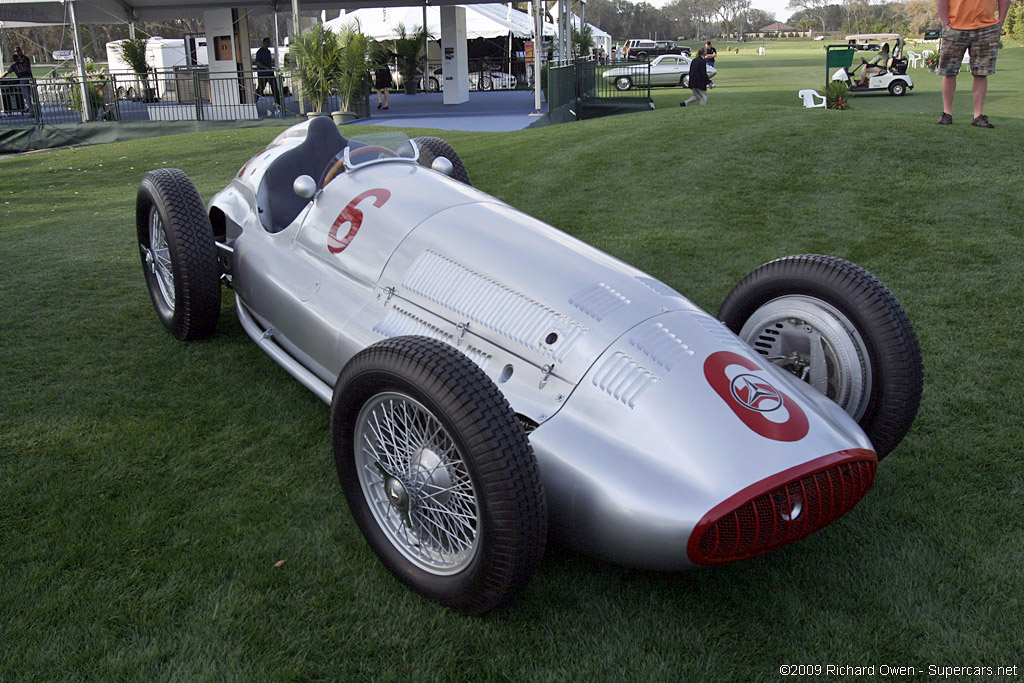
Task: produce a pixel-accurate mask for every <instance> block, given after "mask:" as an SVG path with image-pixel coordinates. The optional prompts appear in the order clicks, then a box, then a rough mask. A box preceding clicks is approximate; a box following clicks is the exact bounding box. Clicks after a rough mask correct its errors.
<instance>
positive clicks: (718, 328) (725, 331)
mask: <svg viewBox="0 0 1024 683" xmlns="http://www.w3.org/2000/svg"><path fill="white" fill-rule="evenodd" d="M690 315H692V316H693V319H694V320H695V321H696V322H697V323H698V324H699V325H700V326H701V327H703V328H704V329H705V330H707V331H708V332H710V333H711V336H712V337H714V338H715V339H716V340H717V341H718V342H720V343H721V344H722V345H723V346H725V347H727V348H728V347H731V348H734V349H738V350H741V351H750V347H749V346H747V345H746V344H744V343H743V341H742V340H741V339H740V338H739V337H737V336H736V335H735V334H733V333H732V332H731V331H730V330H729V328H728V327H726V326H725V325H723V324H722V323H720V322H719V321H717V320H715V319H714V318H712V317H711V316H710V315H708V314H707V313H696V312H694V313H691V314H690Z"/></svg>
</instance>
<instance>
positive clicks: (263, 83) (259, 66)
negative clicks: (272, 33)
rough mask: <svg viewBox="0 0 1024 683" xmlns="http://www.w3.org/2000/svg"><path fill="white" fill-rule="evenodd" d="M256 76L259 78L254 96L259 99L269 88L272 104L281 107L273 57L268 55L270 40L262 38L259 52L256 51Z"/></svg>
mask: <svg viewBox="0 0 1024 683" xmlns="http://www.w3.org/2000/svg"><path fill="white" fill-rule="evenodd" d="M255 61H256V76H257V77H258V78H259V81H258V85H257V86H256V96H257V97H261V96H262V95H263V93H264V92H266V90H267V86H268V85H269V86H270V92H271V94H273V96H274V102H276V103H277V106H278V107H280V106H281V94H280V92H278V89H277V75H276V74H275V73H274V57H273V56H272V55H271V54H270V38H264V39H263V44H262V46H261V47H260V49H259V50H256V60H255Z"/></svg>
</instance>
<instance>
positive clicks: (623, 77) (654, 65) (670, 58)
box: [601, 55, 718, 90]
mask: <svg viewBox="0 0 1024 683" xmlns="http://www.w3.org/2000/svg"><path fill="white" fill-rule="evenodd" d="M690 61H691V60H690V58H689V57H684V56H683V55H662V56H660V57H658V58H656V59H655V60H654V61H653V62H651V63H650V65H647V64H640V65H627V66H617V67H615V68H614V69H608V70H607V71H605V72H604V73H602V74H601V77H602V78H603V79H605V80H606V81H608V82H609V83H611V84H612V85H614V86H615V89H616V90H630V89H631V88H635V87H646V86H647V81H648V80H650V82H651V85H652V86H655V85H665V86H672V85H681V86H683V87H684V88H685V87H688V86H689V85H690V78H689V76H690ZM707 71H708V77H709V78H710V77H712V76H714V75H715V74H716V73H718V70H717V69H715V67H713V66H711V65H710V64H708V66H707Z"/></svg>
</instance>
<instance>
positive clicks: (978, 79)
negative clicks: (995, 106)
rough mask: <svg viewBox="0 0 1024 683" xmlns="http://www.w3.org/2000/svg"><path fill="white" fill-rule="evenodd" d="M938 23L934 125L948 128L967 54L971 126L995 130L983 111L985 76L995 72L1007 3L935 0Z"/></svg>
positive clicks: (977, 0)
mask: <svg viewBox="0 0 1024 683" xmlns="http://www.w3.org/2000/svg"><path fill="white" fill-rule="evenodd" d="M936 4H937V7H938V10H939V21H940V22H942V47H941V48H940V50H939V67H938V69H937V70H936V73H938V74H939V75H940V76H942V116H941V117H940V118H939V120H938V121H936V122H935V123H937V124H939V125H943V126H948V125H949V124H951V123H953V96H954V95H955V94H956V77H957V74H959V73H960V63H961V61H962V60H963V57H964V52H965V51H966V50H970V51H971V75H972V76H973V77H974V81H973V83H972V85H971V93H972V95H973V96H974V120H973V121H971V125H972V126H978V127H979V128H995V126H993V125H992V124H991V123H989V121H988V117H987V116H985V114H984V112H983V110H984V107H985V93H986V92H987V91H988V77H989V76H990V75H991V74H994V73H995V72H996V55H997V53H998V51H999V35H1000V34H1001V33H1002V32H1003V21H1004V20H1005V19H1006V13H1007V11H1009V9H1010V0H936Z"/></svg>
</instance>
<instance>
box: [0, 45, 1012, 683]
mask: <svg viewBox="0 0 1024 683" xmlns="http://www.w3.org/2000/svg"><path fill="white" fill-rule="evenodd" d="M719 50H720V52H719V58H718V63H717V66H718V67H719V69H720V74H719V75H718V76H717V77H716V79H715V81H716V83H717V84H718V86H719V87H718V88H716V89H715V90H713V91H712V92H711V93H710V95H709V104H708V106H706V107H694V108H687V109H685V110H684V109H680V108H679V107H678V104H677V103H678V101H679V100H680V99H683V97H684V96H685V95H687V94H688V92H689V91H683V90H682V89H680V88H673V89H664V90H656V91H655V92H654V94H653V97H654V100H655V102H656V104H657V109H656V110H655V111H653V112H647V113H641V114H631V115H628V116H620V117H613V118H607V119H601V120H595V121H588V122H582V123H576V124H566V125H562V126H555V127H548V128H543V129H532V130H526V131H520V132H516V133H501V134H498V133H463V132H459V133H454V132H452V133H448V132H437V131H431V132H433V133H435V134H439V135H441V136H443V137H445V138H446V139H448V140H449V141H450V142H451V143H452V144H453V145H454V147H455V148H456V150H458V152H459V153H460V155H461V156H462V158H463V160H464V161H465V163H466V166H467V167H468V169H469V172H470V175H471V176H472V178H473V181H474V183H475V184H476V185H477V186H478V187H480V188H482V189H484V190H486V191H488V192H490V193H492V194H494V195H496V196H498V197H500V198H501V199H503V200H505V201H508V202H510V203H511V204H513V205H515V206H516V207H518V208H520V209H523V210H525V211H527V212H529V213H531V214H533V215H536V216H538V217H540V218H542V219H543V220H546V221H548V222H550V223H552V224H554V225H556V226H558V227H560V228H562V229H563V230H566V231H567V232H570V233H572V234H573V235H576V236H578V237H580V238H582V239H584V240H586V241H588V242H590V243H592V244H595V245H596V246H598V247H600V248H602V249H604V250H606V251H608V252H610V253H612V254H614V255H616V256H618V257H620V258H622V259H624V260H626V261H628V262H630V263H633V264H635V265H636V266H638V267H640V268H642V269H644V270H647V271H648V272H651V273H652V274H654V275H655V276H657V277H658V278H660V279H662V280H664V281H665V282H667V283H668V284H669V285H671V286H673V287H675V288H676V289H678V290H680V291H682V292H684V293H686V294H687V295H689V296H690V297H691V298H693V299H694V300H695V301H696V302H697V303H698V304H700V305H702V306H704V307H705V308H707V309H708V310H710V311H712V312H714V311H715V310H717V307H718V305H719V303H720V302H721V300H722V298H723V297H724V296H725V294H726V293H727V292H728V291H729V289H730V288H731V287H732V285H733V284H734V283H735V282H736V281H737V280H738V279H739V278H740V277H741V276H742V275H743V274H744V273H746V272H748V271H749V270H751V269H753V268H754V267H756V266H757V265H759V264H761V263H762V262H764V261H767V260H770V259H772V258H775V257H778V256H781V255H784V254H791V253H804V252H818V253H827V254H834V255H837V256H841V257H844V258H847V259H850V260H852V261H855V262H857V263H859V264H861V265H863V266H864V267H866V268H868V269H869V270H871V271H872V272H874V273H875V274H876V275H878V276H879V277H880V278H882V280H883V281H885V282H886V283H887V284H888V285H889V286H890V287H891V288H892V289H893V291H894V292H895V293H896V295H897V296H898V297H900V299H901V300H902V301H903V303H904V305H905V306H906V308H907V310H908V312H909V314H910V317H911V319H912V320H913V321H914V323H915V325H916V328H917V332H918V335H919V337H920V341H921V345H922V350H923V354H924V362H925V371H926V385H925V394H924V400H923V403H922V406H921V411H920V414H919V417H918V419H917V422H916V424H915V426H914V428H913V429H912V430H911V432H910V434H909V435H908V437H907V438H906V440H905V441H904V442H903V444H902V445H901V446H900V447H899V448H897V449H896V450H895V451H894V452H893V453H892V454H891V455H890V456H889V457H888V458H887V459H886V460H885V461H884V462H883V464H882V466H881V467H880V469H879V475H878V479H877V482H876V484H875V487H874V488H873V490H872V491H871V492H870V493H869V494H868V495H867V497H866V498H865V499H864V500H863V501H862V502H861V504H860V505H859V506H858V507H857V508H856V509H855V510H854V511H853V512H851V513H850V514H849V515H847V516H846V517H844V518H843V519H841V520H839V521H838V522H836V523H835V524H833V525H832V526H830V527H828V528H826V529H824V530H823V531H821V532H819V533H817V534H815V535H813V536H811V537H809V538H807V539H805V540H804V541H801V542H799V543H797V544H795V545H791V546H788V547H786V548H783V549H782V550H780V551H777V552H774V553H772V554H769V555H765V556H762V557H759V558H755V559H752V560H748V561H745V562H741V563H737V564H733V565H726V566H721V567H716V568H713V569H704V570H699V571H694V572H689V573H680V574H661V573H651V572H641V571H634V570H629V569H622V568H619V567H615V566H611V565H607V564H602V563H599V562H596V561H593V560H590V559H588V558H586V557H582V556H578V555H576V554H573V553H571V552H569V551H567V550H564V549H561V548H558V547H551V548H549V551H548V554H547V556H546V559H545V561H544V564H543V565H542V567H541V569H540V572H539V573H538V575H537V576H536V578H535V579H534V581H533V582H532V583H531V584H530V586H529V587H528V589H527V590H526V592H525V593H524V595H523V596H522V598H521V599H520V600H519V601H518V602H516V603H515V604H513V605H512V606H511V607H510V608H509V609H507V610H505V611H503V612H501V613H497V614H494V615H492V616H490V617H488V618H484V619H472V618H466V617H462V616H459V615H458V614H456V613H453V612H451V611H448V610H445V609H443V608H440V607H437V606H435V605H434V604H432V603H428V602H426V601H425V600H423V599H421V598H419V597H418V596H417V595H415V594H413V593H412V592H410V591H409V590H407V589H405V588H404V587H402V586H401V585H400V584H399V583H398V582H397V581H396V580H395V579H393V578H392V577H391V576H390V575H389V574H388V573H387V572H386V570H385V569H384V568H383V567H382V566H381V565H380V563H379V562H378V561H377V560H376V558H375V556H373V554H372V553H371V551H370V550H369V549H368V547H367V546H366V544H365V543H364V541H363V540H362V538H361V536H360V535H359V533H358V530H357V529H356V527H355V524H354V523H353V522H352V520H351V519H350V517H349V515H348V511H347V508H346V506H345V503H344V500H343V497H342V494H341V490H340V487H339V486H338V483H337V479H336V475H335V471H334V464H333V462H332V458H331V453H330V446H329V432H328V410H327V407H326V406H324V405H323V404H322V403H321V402H320V401H319V400H318V399H316V398H315V397H314V396H313V395H312V394H311V393H310V392H308V391H307V390H305V389H304V388H302V387H301V386H300V385H299V384H297V383H296V382H295V381H294V380H292V379H291V378H290V377H289V376H288V375H287V374H286V373H285V372H284V371H282V370H281V369H279V368H278V367H277V366H276V365H275V364H274V363H273V362H272V361H271V360H270V359H269V358H267V357H265V356H264V355H263V353H262V352H261V351H259V350H258V349H257V348H256V346H255V345H254V344H253V343H252V342H251V341H249V339H248V338H247V337H246V336H245V334H244V333H243V332H242V330H241V328H240V326H239V324H238V322H237V320H236V319H235V317H234V310H233V309H234V306H233V303H232V302H231V301H230V300H229V299H228V298H226V300H225V304H224V309H223V312H222V317H221V323H220V326H219V328H218V332H217V334H216V335H215V336H214V337H213V338H212V339H210V340H208V341H205V342H201V343H193V344H182V343H179V342H176V341H174V340H173V339H172V338H171V337H170V336H168V335H167V334H166V333H164V331H163V329H162V328H161V326H160V325H159V323H158V321H157V318H156V315H155V314H154V312H153V310H152V306H151V304H150V301H149V296H148V294H147V292H146V288H145V284H144V280H143V277H142V272H141V268H140V264H139V257H138V252H137V248H136V244H135V234H134V233H135V227H134V202H135V193H136V190H137V187H138V183H139V180H140V178H141V176H142V174H143V173H144V172H145V171H146V170H148V169H151V168H155V167H160V166H173V167H178V168H182V169H184V170H185V171H186V172H187V173H188V174H189V175H190V176H191V177H192V178H193V180H194V181H195V182H196V184H197V186H198V187H199V189H200V191H201V193H202V194H203V196H204V198H206V199H209V198H210V197H211V196H212V194H213V193H214V192H215V191H216V190H218V189H219V188H221V187H223V186H224V185H225V184H226V183H227V182H228V181H229V180H230V178H231V177H232V176H233V174H234V173H235V172H237V170H238V169H239V168H240V167H241V166H242V164H243V163H244V162H245V161H246V159H248V158H249V157H250V156H252V155H253V154H254V153H255V152H256V151H258V150H259V149H260V148H261V147H262V146H263V145H265V144H266V143H267V142H268V141H269V140H270V139H271V138H272V137H273V136H274V135H275V134H276V129H266V128H259V129H246V130H239V131H232V132H219V133H203V134H193V135H182V136H175V137H166V138H157V139H148V140H141V141H134V142H130V143H121V144H111V145H103V146H96V147H88V148H81V149H74V150H65V151H57V152H50V153H42V154H32V155H25V156H21V157H17V158H12V159H6V160H0V199H2V202H3V203H2V204H0V326H2V330H3V332H2V335H0V368H2V370H0V372H2V374H0V377H2V378H3V384H2V386H3V392H2V394H0V418H2V420H0V424H2V431H0V579H2V580H0V680H4V681H7V680H40V681H42V680H46V681H49V680H75V679H87V680H102V681H110V680H120V679H133V680H146V681H149V680H172V679H177V680H218V681H219V680H245V681H250V680H310V679H328V680H331V679H335V680H336V679H342V678H353V679H354V678H357V677H358V678H359V679H365V680H370V679H373V680H377V679H381V680H409V679H417V680H418V679H427V680H439V681H440V680H445V681H449V680H494V679H512V680H522V679H538V680H552V681H562V680H567V679H592V680H602V679H612V678H614V679H627V680H652V679H653V680H706V679H713V680H730V681H732V680H752V679H763V680H774V679H777V678H779V676H778V669H779V666H780V665H782V664H811V665H817V664H820V665H827V664H834V665H844V666H871V665H874V666H875V667H876V673H877V672H879V668H878V667H880V666H882V665H887V666H897V665H906V666H913V667H917V668H918V669H919V670H921V671H922V672H925V673H926V672H927V667H928V666H929V665H935V666H956V665H959V666H964V665H971V666H975V665H976V666H991V667H993V669H995V667H997V666H1013V665H1017V666H1018V669H1017V673H1018V677H1019V675H1020V674H1021V672H1022V671H1024V669H1022V667H1024V657H1022V656H1021V654H1020V634H1021V633H1022V632H1024V604H1022V602H1024V601H1022V597H1021V594H1022V576H1024V555H1022V553H1024V551H1022V549H1024V515H1022V513H1021V501H1022V499H1024V490H1022V488H1024V486H1022V484H1024V455H1022V453H1024V438H1022V434H1024V431H1022V429H1021V422H1022V419H1024V408H1022V403H1021V401H1020V399H1019V398H1018V396H1017V391H1016V388H1017V387H1018V386H1020V385H1021V383H1022V380H1024V372H1022V371H1021V369H1020V356H1021V353H1022V351H1024V348H1022V344H1021V341H1020V339H1021V317H1022V316H1021V314H1022V312H1024V295H1022V288H1021V282H1022V281H1024V248H1022V239H1024V218H1022V217H1024V193H1022V190H1021V181H1022V162H1021V158H1022V157H1021V150H1022V149H1024V75H1022V73H1024V48H1021V47H1017V46H1008V47H1007V48H1006V49H1005V50H1003V51H1002V53H1001V54H1000V56H999V72H998V73H997V74H996V75H995V76H993V77H992V78H991V79H990V80H991V83H990V90H989V106H987V107H986V110H987V112H988V113H989V115H990V117H991V119H992V122H993V123H994V124H995V125H996V126H997V127H996V129H995V130H982V129H978V128H972V127H970V126H969V125H968V124H969V121H970V98H969V96H968V93H969V78H963V79H962V82H961V84H960V86H961V92H960V96H959V98H958V99H957V101H956V105H955V108H954V116H955V118H956V124H955V125H953V126H943V127H939V126H935V125H933V124H934V121H935V120H936V119H937V118H938V115H939V112H940V111H941V103H940V97H939V79H938V77H937V76H935V75H934V74H930V73H928V72H927V71H925V70H923V69H916V70H913V71H912V76H913V78H914V82H915V85H916V88H915V90H914V91H912V92H911V93H910V94H908V95H907V96H905V97H903V98H893V97H889V96H866V97H858V98H855V99H854V102H853V104H854V108H853V109H852V110H850V111H847V112H838V111H826V110H822V109H813V110H811V109H804V108H802V107H801V105H800V101H799V100H798V98H797V96H796V92H797V90H799V89H802V88H808V87H814V88H817V87H821V86H822V84H823V80H824V57H823V54H824V53H823V51H822V50H821V46H820V44H815V43H793V44H774V43H769V44H768V54H767V55H765V56H763V57H758V56H757V55H756V54H754V53H753V49H751V48H748V49H746V50H744V51H743V52H741V53H740V54H739V55H735V54H728V53H726V52H725V49H724V46H720V47H719ZM358 130H366V129H365V128H362V127H349V128H346V129H345V132H346V133H347V134H353V133H355V132H356V131H358ZM409 132H410V133H413V134H420V133H422V132H424V131H409ZM281 560H284V561H285V563H284V564H283V565H281V566H275V565H276V564H277V563H278V562H279V561H281ZM918 678H927V676H926V675H925V674H922V675H921V676H918ZM993 678H996V679H997V678H998V677H984V678H982V679H973V680H990V679H993Z"/></svg>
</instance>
